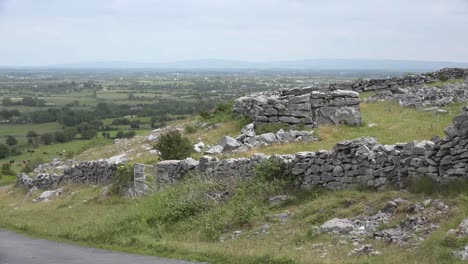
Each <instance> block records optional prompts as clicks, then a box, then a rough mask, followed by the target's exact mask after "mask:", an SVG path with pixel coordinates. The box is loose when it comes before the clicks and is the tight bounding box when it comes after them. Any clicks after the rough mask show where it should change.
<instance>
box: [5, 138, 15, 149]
mask: <svg viewBox="0 0 468 264" xmlns="http://www.w3.org/2000/svg"><path fill="white" fill-rule="evenodd" d="M5 143H6V144H7V145H8V146H10V147H13V146H14V145H16V144H18V140H16V138H15V137H13V136H7V138H6V140H5Z"/></svg>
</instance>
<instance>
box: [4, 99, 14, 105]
mask: <svg viewBox="0 0 468 264" xmlns="http://www.w3.org/2000/svg"><path fill="white" fill-rule="evenodd" d="M2 104H3V105H4V106H8V105H12V104H13V102H12V101H11V99H10V98H8V97H4V98H3V99H2Z"/></svg>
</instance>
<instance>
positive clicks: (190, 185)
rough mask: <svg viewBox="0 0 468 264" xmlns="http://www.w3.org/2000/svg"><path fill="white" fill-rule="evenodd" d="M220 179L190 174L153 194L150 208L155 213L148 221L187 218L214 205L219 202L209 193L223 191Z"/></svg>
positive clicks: (174, 220) (168, 221) (171, 220)
mask: <svg viewBox="0 0 468 264" xmlns="http://www.w3.org/2000/svg"><path fill="white" fill-rule="evenodd" d="M225 188H226V186H225V185H224V184H222V183H221V182H220V181H217V180H214V179H206V178H203V179H202V178H201V177H198V176H196V175H195V176H191V177H189V178H187V179H186V180H185V181H183V182H181V183H180V184H178V185H174V186H171V187H169V188H167V189H165V190H164V191H163V192H161V193H159V194H158V195H157V196H155V199H156V200H157V202H156V201H154V205H156V207H157V208H155V209H154V210H152V211H153V212H154V213H156V215H154V216H152V217H151V218H150V219H149V222H151V223H154V222H163V223H169V224H172V223H175V222H178V221H181V220H187V219H189V218H192V217H194V216H197V215H199V214H201V213H203V212H206V211H208V210H210V209H212V208H214V207H215V205H216V204H217V203H218V202H219V201H217V200H216V199H213V198H210V197H211V196H210V194H213V193H222V192H224V190H225Z"/></svg>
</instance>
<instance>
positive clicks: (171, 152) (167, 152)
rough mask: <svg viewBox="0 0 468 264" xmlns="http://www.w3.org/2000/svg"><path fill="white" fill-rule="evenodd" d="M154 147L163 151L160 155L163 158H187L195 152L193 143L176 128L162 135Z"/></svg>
mask: <svg viewBox="0 0 468 264" xmlns="http://www.w3.org/2000/svg"><path fill="white" fill-rule="evenodd" d="M154 148H155V149H157V150H159V152H161V155H160V157H161V159H163V160H181V159H185V158H187V157H190V155H191V154H192V152H193V147H192V143H190V141H189V140H188V139H187V138H186V137H184V136H182V134H181V133H180V132H179V131H176V130H174V131H170V132H168V133H166V134H163V135H161V138H160V139H159V141H158V143H157V144H156V145H155V146H154Z"/></svg>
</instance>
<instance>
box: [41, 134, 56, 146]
mask: <svg viewBox="0 0 468 264" xmlns="http://www.w3.org/2000/svg"><path fill="white" fill-rule="evenodd" d="M41 141H42V143H44V144H46V145H50V144H52V142H53V141H54V135H52V134H51V133H44V134H42V135H41Z"/></svg>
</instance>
